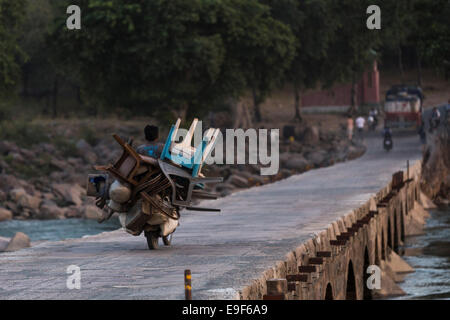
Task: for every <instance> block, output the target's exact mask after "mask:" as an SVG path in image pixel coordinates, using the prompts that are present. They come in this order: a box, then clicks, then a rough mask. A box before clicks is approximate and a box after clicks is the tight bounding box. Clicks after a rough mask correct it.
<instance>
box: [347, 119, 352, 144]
mask: <svg viewBox="0 0 450 320" xmlns="http://www.w3.org/2000/svg"><path fill="white" fill-rule="evenodd" d="M347 137H348V140H350V141H352V138H353V118H352V116H351V115H349V116H348V117H347Z"/></svg>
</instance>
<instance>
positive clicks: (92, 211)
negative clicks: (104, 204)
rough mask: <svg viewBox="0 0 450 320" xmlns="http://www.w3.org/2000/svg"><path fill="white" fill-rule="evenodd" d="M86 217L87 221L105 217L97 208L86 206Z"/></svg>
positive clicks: (84, 210)
mask: <svg viewBox="0 0 450 320" xmlns="http://www.w3.org/2000/svg"><path fill="white" fill-rule="evenodd" d="M82 211H83V212H84V217H85V218H86V219H93V220H97V219H99V218H101V217H102V216H103V213H102V210H100V209H99V208H97V207H96V206H92V205H86V206H84V207H83V210H82Z"/></svg>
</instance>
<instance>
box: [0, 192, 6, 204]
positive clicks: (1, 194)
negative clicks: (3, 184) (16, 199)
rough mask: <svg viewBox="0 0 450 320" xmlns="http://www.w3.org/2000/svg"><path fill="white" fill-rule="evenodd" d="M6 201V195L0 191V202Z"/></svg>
mask: <svg viewBox="0 0 450 320" xmlns="http://www.w3.org/2000/svg"><path fill="white" fill-rule="evenodd" d="M6 199H7V196H6V193H5V192H4V191H2V190H0V202H5V201H6Z"/></svg>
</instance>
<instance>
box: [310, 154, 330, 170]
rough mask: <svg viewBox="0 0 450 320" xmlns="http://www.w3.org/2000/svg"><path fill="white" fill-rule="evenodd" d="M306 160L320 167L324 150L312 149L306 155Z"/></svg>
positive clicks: (323, 158) (324, 155)
mask: <svg viewBox="0 0 450 320" xmlns="http://www.w3.org/2000/svg"><path fill="white" fill-rule="evenodd" d="M308 160H309V161H310V162H311V163H312V164H313V165H314V166H315V167H320V166H322V164H323V163H324V161H325V160H326V153H325V152H324V151H314V152H311V153H310V154H309V155H308Z"/></svg>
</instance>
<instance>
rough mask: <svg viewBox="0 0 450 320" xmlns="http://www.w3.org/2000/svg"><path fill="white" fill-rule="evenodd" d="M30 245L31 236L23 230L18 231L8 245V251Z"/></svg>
mask: <svg viewBox="0 0 450 320" xmlns="http://www.w3.org/2000/svg"><path fill="white" fill-rule="evenodd" d="M28 247H30V238H29V237H28V236H27V235H26V234H25V233H23V232H17V233H16V234H15V235H14V237H12V239H11V241H9V243H8V246H7V247H6V249H5V251H6V252H11V251H17V250H20V249H23V248H28Z"/></svg>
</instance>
